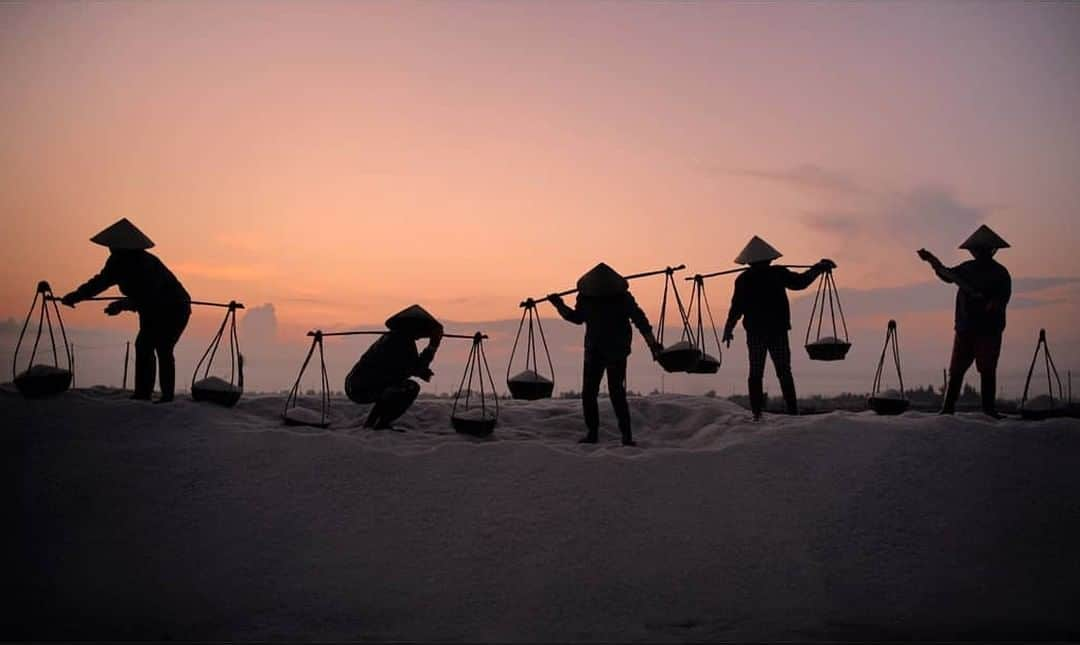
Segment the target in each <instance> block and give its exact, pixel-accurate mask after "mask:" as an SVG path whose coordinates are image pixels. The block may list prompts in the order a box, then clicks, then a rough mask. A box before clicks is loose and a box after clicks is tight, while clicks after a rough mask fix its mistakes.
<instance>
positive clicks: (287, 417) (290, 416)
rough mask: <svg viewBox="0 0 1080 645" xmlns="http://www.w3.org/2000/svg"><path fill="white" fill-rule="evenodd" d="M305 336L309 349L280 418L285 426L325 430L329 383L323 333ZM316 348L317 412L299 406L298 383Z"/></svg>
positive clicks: (309, 333) (317, 331) (315, 332)
mask: <svg viewBox="0 0 1080 645" xmlns="http://www.w3.org/2000/svg"><path fill="white" fill-rule="evenodd" d="M307 335H308V336H311V347H310V348H308V353H307V356H305V357H304V363H303V365H301V366H300V373H299V374H297V376H296V382H295V383H293V386H292V389H291V390H289V396H288V397H286V399H285V410H284V411H283V412H282V413H281V418H282V420H284V421H285V425H291V426H312V427H315V428H326V427H328V426H329V425H330V418H329V412H330V381H329V379H327V376H326V356H325V354H324V352H323V333H322V331H320V330H316V331H309V332H308V334H307ZM316 347H318V349H319V369H320V372H321V378H320V388H321V392H320V393H319V410H318V411H315V410H312V409H311V408H308V407H304V406H301V405H300V382H301V380H302V379H303V378H304V371H305V370H306V369H307V367H308V363H310V362H311V357H312V356H314V354H315V348H316Z"/></svg>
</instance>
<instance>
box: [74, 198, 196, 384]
mask: <svg viewBox="0 0 1080 645" xmlns="http://www.w3.org/2000/svg"><path fill="white" fill-rule="evenodd" d="M90 241H91V242H94V243H96V244H100V245H102V246H106V247H108V248H109V252H110V253H109V259H108V260H106V261H105V267H104V268H102V269H101V272H100V273H98V274H97V275H96V276H94V277H93V278H90V279H89V280H88V281H87V282H86V283H85V284H83V285H82V286H81V287H79V288H78V289H76V290H74V291H72V292H71V293H69V294H67V295H65V296H64V297H63V298H61V299H60V301H61V302H63V303H64V304H65V305H67V306H69V307H74V306H75V304H76V303H78V302H82V301H83V300H86V299H88V298H93V297H94V296H96V295H98V294H99V293H101V292H102V291H105V290H106V289H108V288H109V287H112V286H114V285H115V286H116V287H117V288H119V289H120V293H122V294H124V297H123V298H121V299H120V300H114V301H112V302H110V303H109V305H108V306H107V307H105V313H106V314H108V315H110V316H115V315H117V314H119V313H120V312H122V311H134V312H136V313H138V314H139V334H138V336H136V337H135V392H134V394H132V396H131V398H133V399H138V400H144V401H148V400H150V395H151V394H152V393H153V391H154V371H155V363H156V368H157V371H158V374H159V385H160V387H161V398H160V399H158V400H157V402H158V403H168V402H169V401H172V400H173V396H174V394H175V391H176V359H175V357H174V356H173V349H174V348H175V347H176V343H177V342H178V341H179V340H180V336H181V334H183V333H184V328H185V327H187V323H188V318H190V317H191V296H189V295H188V292H187V291H186V290H185V289H184V286H183V285H182V284H180V281H179V280H177V279H176V276H175V275H173V273H172V271H169V269H168V268H167V267H166V266H165V265H164V264H163V263H162V262H161V260H159V259H158V258H157V257H156V256H154V255H152V254H150V253H148V252H147V251H146V249H149V248H151V247H153V246H154V243H153V242H152V241H150V238H148V237H147V236H146V235H144V234H143V232H142V231H140V230H139V229H138V228H136V227H135V225H134V224H132V223H131V222H129V221H128V220H127V219H121V220H120V221H119V222H117V223H115V224H113V225H112V226H110V227H108V228H107V229H105V230H104V231H102V232H100V233H98V234H97V235H95V236H94V237H92V238H90ZM155 355H156V360H155Z"/></svg>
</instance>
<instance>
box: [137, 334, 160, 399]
mask: <svg viewBox="0 0 1080 645" xmlns="http://www.w3.org/2000/svg"><path fill="white" fill-rule="evenodd" d="M155 332H156V330H155V328H154V326H153V320H152V319H150V318H148V317H147V316H144V315H143V314H141V313H140V314H139V334H138V335H137V336H135V391H134V392H133V393H132V395H131V398H133V399H139V400H142V401H149V400H150V395H151V394H153V393H154V376H155V372H156V371H157V360H155V358H154V334H155Z"/></svg>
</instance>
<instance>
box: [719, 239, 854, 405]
mask: <svg viewBox="0 0 1080 645" xmlns="http://www.w3.org/2000/svg"><path fill="white" fill-rule="evenodd" d="M780 256H781V253H780V252H779V251H777V250H776V249H774V248H773V247H772V246H771V245H770V244H769V243H768V242H766V241H765V240H763V239H761V238H760V237H758V236H756V235H755V236H754V237H752V238H751V239H750V242H749V243H748V244H747V245H746V247H745V248H743V250H742V253H739V255H738V257H736V258H735V262H737V263H738V264H747V265H749V268H748V269H746V270H745V271H743V272H742V273H741V274H739V277H738V278H736V279H735V292H734V293H733V294H732V296H731V309H730V310H729V312H728V317H727V324H725V325H724V342H725V343H726V344H727V346H728V347H731V341H732V340H733V339H734V338H735V333H734V332H735V323H737V322H739V318H742V321H743V329H745V330H746V347H747V354H748V356H749V359H750V374H749V376H748V377H747V380H746V386H747V388H748V389H749V394H750V411H751V412H753V414H754V419H755V420H758V419H761V413H762V409H763V408H764V406H765V386H764V378H765V355H766V353H768V355H769V356H771V357H772V362H773V367H774V368H775V369H776V378H777V379H778V380H779V381H780V391H781V393H783V395H784V404H785V406H786V407H787V413H788V414H798V413H799V403H798V397H797V396H796V394H795V377H794V376H792V374H791V344H790V342H789V341H788V331H790V330H791V303H789V302H788V297H787V290H788V289H793V290H796V291H799V290H802V289H805V288H807V287H809V286H810V285H811V284H813V283H814V280H815V279H816V278H817V277H818V276H819V275H821V274H822V273H825V272H826V271H828V270H829V269H834V268H836V263H834V262H833V261H832V260H829V259H822V260H821V261H820V262H818V263H817V264H815V265H814V266H813V267H812V268H810V269H808V270H807V271H804V272H802V273H795V272H793V271H791V270H790V269H788V268H786V267H780V266H772V261H773V260H775V259H777V258H779V257H780Z"/></svg>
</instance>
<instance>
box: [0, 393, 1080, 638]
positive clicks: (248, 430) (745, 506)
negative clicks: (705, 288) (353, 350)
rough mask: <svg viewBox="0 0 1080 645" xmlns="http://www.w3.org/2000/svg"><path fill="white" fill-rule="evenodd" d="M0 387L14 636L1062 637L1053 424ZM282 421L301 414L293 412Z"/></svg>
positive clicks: (1065, 488) (1079, 467)
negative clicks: (624, 432)
mask: <svg viewBox="0 0 1080 645" xmlns="http://www.w3.org/2000/svg"><path fill="white" fill-rule="evenodd" d="M450 403H451V402H450V401H446V400H432V399H422V400H420V401H418V402H417V403H416V405H415V406H414V407H413V408H412V410H411V411H410V412H409V413H408V414H406V416H405V417H403V418H402V419H401V421H400V424H399V429H400V430H403V431H402V432H394V431H371V430H365V429H363V428H362V427H361V424H362V422H363V420H364V417H365V414H366V412H367V408H366V406H357V405H354V404H352V403H350V402H348V401H346V400H342V399H334V400H333V402H332V421H333V424H332V425H331V427H330V428H328V429H325V430H320V429H314V428H307V427H286V426H284V425H283V424H282V423H281V420H280V414H281V412H282V408H283V406H284V399H283V397H281V396H276V395H265V396H254V397H246V398H244V399H243V400H241V402H240V404H239V405H238V406H237V407H236V408H234V409H225V408H221V407H216V406H213V405H207V404H198V403H194V402H192V401H190V400H186V399H184V400H178V401H177V402H175V403H173V404H171V405H165V406H160V405H150V404H145V403H140V402H134V401H129V400H127V399H126V394H125V393H123V392H121V391H118V390H111V389H103V388H92V389H79V390H73V391H69V392H67V393H65V394H63V395H60V396H58V397H55V398H51V399H44V400H34V401H28V400H24V399H22V398H21V397H20V396H19V395H18V394H17V393H15V392H13V391H11V390H10V389H6V390H3V391H0V409H2V413H0V418H3V420H4V422H3V427H4V430H3V432H2V433H0V437H2V441H3V459H4V472H5V473H7V474H8V477H9V481H10V482H11V483H12V484H13V486H11V487H10V490H12V491H13V495H12V498H11V499H12V507H13V510H14V513H11V514H9V516H11V517H12V518H13V519H12V521H11V523H10V524H9V525H8V526H9V530H8V531H6V533H7V534H8V535H9V536H11V537H12V539H13V540H14V543H13V544H11V545H10V546H9V548H7V549H5V550H4V553H5V556H6V559H7V562H6V563H5V567H4V570H5V571H6V572H7V574H8V576H9V578H8V579H9V580H10V581H11V582H13V583H14V584H10V583H9V585H8V588H9V589H13V590H14V591H15V593H14V594H13V598H12V599H11V600H9V601H8V602H7V603H6V604H5V607H4V612H3V619H2V633H3V634H4V635H5V636H6V637H8V638H15V639H31V638H33V639H151V640H159V639H173V640H202V639H215V640H216V639H235V640H251V639H259V640H277V639H320V640H451V641H550V640H558V641H567V640H569V641H600V640H606V641H611V640H618V641H624V640H641V641H684V640H763V639H768V640H845V639H868V638H869V639H889V640H906V639H938V640H941V639H948V640H952V639H1003V638H1024V639H1063V640H1064V639H1080V611H1078V609H1080V603H1078V601H1077V598H1080V421H1077V420H1070V419H1057V420H1049V421H1041V422H1024V421H1020V420H1006V421H1000V422H994V421H991V420H990V419H988V418H987V417H984V416H982V415H979V414H960V415H957V416H955V417H938V416H936V415H932V414H925V413H908V414H905V415H903V416H900V417H877V416H875V415H874V414H873V413H870V412H862V413H849V412H835V413H830V414H819V415H813V416H806V417H786V416H775V415H767V416H766V420H765V421H764V422H762V423H753V422H752V421H751V419H750V416H749V413H748V412H747V411H745V410H744V409H742V408H739V407H738V406H736V405H734V404H733V403H731V402H729V401H726V400H722V399H715V398H706V397H698V396H680V395H660V396H649V397H641V398H632V399H631V402H630V405H631V410H632V414H633V421H634V424H635V433H636V438H637V439H638V442H639V445H638V447H633V448H624V447H622V446H620V445H619V442H618V432H617V431H616V430H615V428H614V426H613V422H614V418H613V415H612V414H611V411H610V408H609V407H608V406H607V403H606V401H601V414H602V418H603V424H604V425H603V427H602V430H601V443H600V444H599V445H596V446H582V445H578V444H577V443H576V439H577V438H578V437H579V436H580V435H581V433H582V424H581V411H580V404H579V403H578V402H577V401H575V400H557V399H553V400H544V401H537V402H531V403H525V402H515V401H510V402H503V403H502V406H501V415H500V418H499V426H498V428H497V429H496V431H495V433H494V435H493V436H492V437H491V438H490V439H488V440H478V439H472V438H468V437H464V436H461V435H458V434H456V433H454V432H453V430H452V429H451V428H450V425H449V414H450ZM305 404H306V405H310V404H311V401H305Z"/></svg>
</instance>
